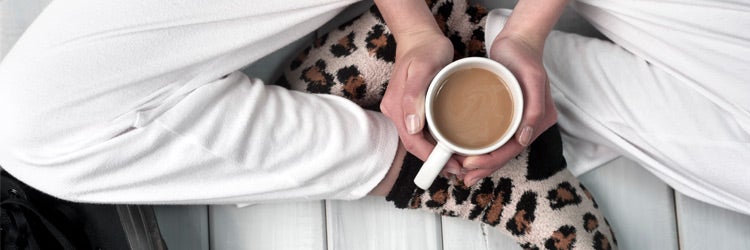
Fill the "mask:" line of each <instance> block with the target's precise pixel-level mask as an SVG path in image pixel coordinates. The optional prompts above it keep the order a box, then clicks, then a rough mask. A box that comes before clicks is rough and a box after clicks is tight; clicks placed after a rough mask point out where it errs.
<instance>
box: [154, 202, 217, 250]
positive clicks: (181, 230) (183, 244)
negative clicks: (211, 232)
mask: <svg viewBox="0 0 750 250" xmlns="http://www.w3.org/2000/svg"><path fill="white" fill-rule="evenodd" d="M154 213H155V214H156V221H157V222H158V223H159V230H160V231H161V235H162V238H164V241H165V242H167V247H168V248H170V249H185V250H208V207H207V206H203V205H194V206H169V205H165V206H154Z"/></svg>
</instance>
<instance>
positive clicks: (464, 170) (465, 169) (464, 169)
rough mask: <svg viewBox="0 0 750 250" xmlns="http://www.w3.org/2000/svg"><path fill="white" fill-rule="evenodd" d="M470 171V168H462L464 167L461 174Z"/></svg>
mask: <svg viewBox="0 0 750 250" xmlns="http://www.w3.org/2000/svg"><path fill="white" fill-rule="evenodd" d="M468 172H469V169H468V168H462V169H461V174H466V173H468Z"/></svg>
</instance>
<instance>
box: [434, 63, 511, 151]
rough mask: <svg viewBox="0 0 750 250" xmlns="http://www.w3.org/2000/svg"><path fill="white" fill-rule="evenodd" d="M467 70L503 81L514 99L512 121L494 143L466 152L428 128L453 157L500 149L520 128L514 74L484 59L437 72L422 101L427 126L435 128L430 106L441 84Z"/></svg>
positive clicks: (451, 66) (452, 65)
mask: <svg viewBox="0 0 750 250" xmlns="http://www.w3.org/2000/svg"><path fill="white" fill-rule="evenodd" d="M467 68H481V69H485V70H487V71H490V72H492V73H494V74H496V75H498V76H499V77H500V78H502V79H503V81H505V83H506V85H507V86H508V89H509V90H510V95H511V97H512V99H513V117H512V118H511V123H510V127H509V128H508V130H507V131H505V133H504V134H503V136H501V137H500V139H498V140H497V141H496V142H495V143H493V144H491V145H488V146H486V147H483V148H478V149H471V148H465V147H460V146H458V145H455V144H453V143H452V142H450V141H449V140H448V139H446V138H445V137H444V136H443V135H442V134H441V133H440V131H438V130H437V128H435V126H429V130H430V133H431V134H432V136H433V138H435V140H436V141H437V142H438V143H439V144H442V145H443V146H445V147H447V148H448V149H449V150H451V151H453V152H455V153H459V154H462V155H481V154H486V153H489V152H492V151H494V150H496V149H498V148H500V146H502V145H503V144H505V143H506V142H508V141H509V140H510V139H511V138H513V135H514V134H515V133H516V130H517V129H518V126H519V125H520V124H521V117H522V114H523V93H522V92H521V85H520V84H519V83H518V80H517V79H516V77H515V76H514V75H513V73H511V72H510V70H508V68H506V67H505V66H503V65H502V64H500V63H498V62H496V61H494V60H491V59H488V58H483V57H467V58H463V59H460V60H457V61H455V62H452V63H450V64H448V66H445V67H444V68H443V69H442V70H440V72H438V73H437V75H435V77H434V78H433V79H432V82H430V86H429V88H428V89H427V96H426V99H425V116H426V119H427V123H428V124H435V123H434V118H433V114H432V106H433V104H432V103H433V100H434V98H435V94H436V92H437V90H438V89H439V87H440V86H441V85H442V84H443V82H444V80H445V78H446V77H448V76H450V75H451V74H452V73H453V72H456V71H457V70H461V69H467ZM436 150H438V149H436Z"/></svg>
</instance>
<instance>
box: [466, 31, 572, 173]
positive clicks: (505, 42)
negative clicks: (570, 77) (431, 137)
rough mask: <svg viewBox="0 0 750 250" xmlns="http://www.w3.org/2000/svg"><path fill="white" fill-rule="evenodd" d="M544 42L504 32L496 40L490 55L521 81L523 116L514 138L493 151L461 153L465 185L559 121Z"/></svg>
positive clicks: (493, 168)
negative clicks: (463, 155) (547, 67)
mask: <svg viewBox="0 0 750 250" xmlns="http://www.w3.org/2000/svg"><path fill="white" fill-rule="evenodd" d="M543 46H544V44H543V43H542V44H539V43H531V42H528V40H526V39H524V38H523V37H522V36H520V35H513V34H503V33H502V32H501V33H500V34H499V35H498V36H497V38H495V41H494V42H493V43H492V48H491V49H490V52H491V54H490V58H491V59H493V60H495V61H498V62H500V63H501V64H503V65H505V66H506V67H507V68H508V69H509V70H510V71H511V72H513V74H514V75H515V76H516V78H517V79H518V81H519V83H520V84H521V90H522V92H523V98H524V108H523V117H522V118H521V124H520V126H519V127H518V130H517V131H516V136H515V139H514V140H513V139H512V140H510V141H508V143H506V144H505V145H503V146H502V147H500V148H499V149H497V150H495V151H493V152H490V153H489V154H485V155H480V156H470V157H457V158H458V160H460V161H461V162H462V163H463V164H462V165H463V167H464V168H463V169H462V170H461V174H460V175H459V176H458V177H459V178H461V177H463V180H464V184H465V185H467V186H471V185H474V184H475V183H477V181H479V180H481V179H482V178H484V177H487V176H489V175H490V174H492V173H493V172H495V171H497V170H498V169H500V168H501V167H503V165H505V163H506V162H508V161H509V160H510V159H511V158H513V157H515V156H516V155H518V154H519V153H521V152H522V151H523V150H524V148H525V147H527V146H529V144H531V142H532V141H534V139H536V137H538V136H539V135H540V134H541V133H542V132H544V131H545V130H547V129H548V128H549V127H551V126H552V125H554V124H555V122H556V121H557V110H556V109H555V105H554V102H553V101H552V96H551V95H550V87H549V82H548V79H547V73H546V72H545V70H544V66H543V65H542V49H543Z"/></svg>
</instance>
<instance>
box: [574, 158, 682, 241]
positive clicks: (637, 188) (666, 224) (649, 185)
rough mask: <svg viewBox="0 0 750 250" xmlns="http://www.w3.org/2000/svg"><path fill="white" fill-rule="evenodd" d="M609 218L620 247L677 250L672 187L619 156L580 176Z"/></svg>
mask: <svg viewBox="0 0 750 250" xmlns="http://www.w3.org/2000/svg"><path fill="white" fill-rule="evenodd" d="M579 178H580V180H581V182H582V183H583V184H584V185H585V186H586V187H587V188H588V189H589V191H590V192H591V193H592V194H593V195H594V197H595V198H596V201H597V203H598V204H599V208H600V209H601V210H602V212H604V215H605V216H606V217H607V218H608V220H609V222H610V224H611V226H612V227H613V230H614V231H615V235H616V238H617V242H618V245H619V247H620V249H678V243H677V226H676V219H675V212H674V196H673V190H672V189H671V188H670V187H668V186H667V185H666V184H665V183H664V182H662V181H661V180H659V179H658V178H656V177H655V176H654V175H652V174H651V173H650V172H648V171H646V170H645V169H644V168H642V167H641V166H639V165H638V164H636V163H634V162H633V161H630V160H628V159H625V158H618V159H616V160H614V161H612V162H610V163H608V164H607V165H605V166H602V167H599V168H597V169H595V170H593V171H591V172H588V173H586V174H584V175H582V176H580V177H579Z"/></svg>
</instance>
